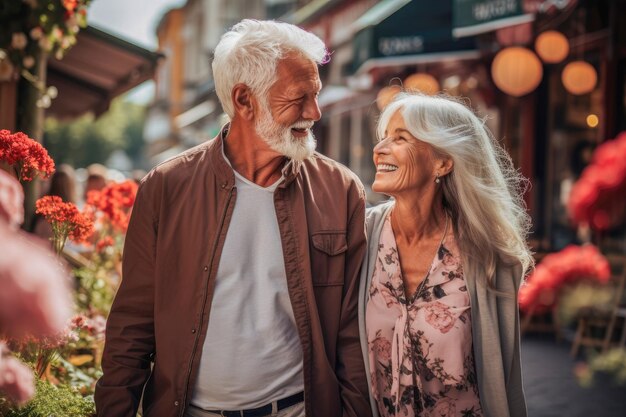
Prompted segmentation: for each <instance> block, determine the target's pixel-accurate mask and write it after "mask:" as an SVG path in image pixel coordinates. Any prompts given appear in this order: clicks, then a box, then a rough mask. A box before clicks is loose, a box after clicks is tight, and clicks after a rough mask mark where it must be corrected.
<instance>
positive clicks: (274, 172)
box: [224, 121, 287, 187]
mask: <svg viewBox="0 0 626 417" xmlns="http://www.w3.org/2000/svg"><path fill="white" fill-rule="evenodd" d="M224 153H225V154H226V157H227V158H228V161H229V162H230V164H231V166H232V167H233V169H234V170H235V171H237V172H238V173H239V174H240V175H242V176H243V177H244V178H246V179H247V180H249V181H252V182H253V183H255V184H257V185H258V186H261V187H269V186H270V185H272V184H274V183H275V182H276V181H278V180H279V179H280V177H281V176H282V169H283V167H284V165H285V162H286V161H287V158H286V157H285V156H284V155H281V154H279V153H278V152H276V151H274V150H272V149H271V148H270V147H269V146H268V145H267V143H266V142H265V141H264V140H263V139H262V138H261V137H259V135H258V134H257V133H256V131H255V130H254V129H249V128H244V127H243V126H242V125H241V124H240V123H236V122H235V121H233V122H232V123H231V125H230V129H229V131H228V135H227V136H226V139H225V140H224Z"/></svg>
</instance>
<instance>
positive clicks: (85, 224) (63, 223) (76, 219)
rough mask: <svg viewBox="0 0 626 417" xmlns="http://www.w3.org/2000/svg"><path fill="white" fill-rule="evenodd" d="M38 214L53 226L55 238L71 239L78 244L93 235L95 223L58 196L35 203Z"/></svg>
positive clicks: (44, 198) (48, 197)
mask: <svg viewBox="0 0 626 417" xmlns="http://www.w3.org/2000/svg"><path fill="white" fill-rule="evenodd" d="M35 205H36V207H37V213H38V214H41V215H42V216H44V217H45V218H46V221H48V223H50V225H51V226H52V230H53V232H54V234H55V238H58V239H60V240H62V241H65V238H67V237H69V238H70V239H71V240H73V241H74V242H76V243H81V242H84V241H86V240H87V239H88V238H89V237H90V236H91V235H92V234H93V221H92V220H91V219H90V218H89V216H87V215H85V214H83V213H81V212H80V211H79V210H78V207H76V205H74V204H73V203H65V202H63V200H61V197H58V196H45V197H42V198H40V199H39V200H37V202H36V203H35Z"/></svg>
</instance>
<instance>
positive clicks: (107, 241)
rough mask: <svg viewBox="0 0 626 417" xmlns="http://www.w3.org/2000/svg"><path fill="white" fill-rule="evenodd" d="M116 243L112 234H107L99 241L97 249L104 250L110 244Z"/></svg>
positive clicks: (98, 250)
mask: <svg viewBox="0 0 626 417" xmlns="http://www.w3.org/2000/svg"><path fill="white" fill-rule="evenodd" d="M114 244H115V241H114V240H113V238H112V237H111V236H105V237H103V238H102V239H100V240H99V241H98V243H97V244H96V251H97V252H102V251H103V250H104V249H106V248H108V247H109V246H113V245H114Z"/></svg>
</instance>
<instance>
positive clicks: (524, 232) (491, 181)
mask: <svg viewBox="0 0 626 417" xmlns="http://www.w3.org/2000/svg"><path fill="white" fill-rule="evenodd" d="M396 112H400V114H401V115H402V118H403V119H404V123H405V125H406V127H407V129H408V131H409V132H411V135H413V136H414V137H416V138H417V139H419V140H421V141H422V142H426V143H427V144H429V145H431V146H432V149H433V152H434V154H435V156H438V157H448V158H451V159H452V161H453V163H454V166H453V169H452V172H450V173H449V174H448V175H446V176H444V177H442V178H441V188H442V191H443V205H444V208H445V209H446V210H447V211H448V213H449V214H450V217H451V218H452V220H453V224H454V229H455V236H456V238H457V241H458V242H459V248H460V249H461V252H462V254H461V255H462V257H463V269H464V270H465V271H466V278H469V279H473V280H477V281H479V280H481V279H486V281H487V284H488V285H489V286H490V287H491V288H492V289H493V288H494V282H493V281H492V278H493V275H494V272H495V268H496V264H497V262H498V260H504V261H506V262H512V263H514V262H519V263H520V264H521V265H522V267H523V270H524V271H527V270H528V269H529V268H530V267H532V265H533V264H534V261H533V258H532V254H531V252H530V250H529V249H528V246H527V243H526V237H527V236H528V232H529V229H530V217H529V215H528V213H527V211H526V207H525V204H524V201H523V198H522V196H523V194H524V191H525V190H526V186H527V184H528V182H527V180H526V179H525V178H523V177H522V175H521V174H520V173H519V172H518V171H517V170H516V169H515V168H514V166H513V162H512V161H511V158H510V156H509V155H508V153H507V152H506V151H505V150H504V149H503V148H502V146H500V144H499V143H498V141H497V140H495V138H494V137H493V135H492V134H491V132H489V130H488V129H487V127H486V126H485V124H484V121H483V120H481V119H479V118H478V117H477V116H476V115H475V114H474V112H472V111H471V110H470V109H469V108H467V107H466V106H465V105H463V104H461V103H460V102H458V101H456V100H455V99H454V98H452V97H448V96H444V95H440V96H434V97H431V96H426V95H422V94H409V93H401V94H398V95H397V97H396V98H395V99H394V101H392V102H391V103H390V104H389V105H388V106H387V107H386V108H385V109H384V110H383V112H382V114H381V116H380V119H379V121H378V129H377V133H378V137H379V138H381V139H382V138H384V134H385V130H386V129H387V125H388V124H389V120H390V119H391V117H392V116H393V115H394V114H395V113H396Z"/></svg>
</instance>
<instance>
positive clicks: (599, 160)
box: [568, 132, 626, 230]
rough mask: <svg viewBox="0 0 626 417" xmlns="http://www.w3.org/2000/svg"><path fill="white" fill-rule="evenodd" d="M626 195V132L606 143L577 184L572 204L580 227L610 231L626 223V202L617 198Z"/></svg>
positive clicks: (570, 206) (572, 214) (575, 220)
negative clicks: (625, 220)
mask: <svg viewBox="0 0 626 417" xmlns="http://www.w3.org/2000/svg"><path fill="white" fill-rule="evenodd" d="M625 192H626V132H622V133H621V134H620V135H619V136H617V138H615V139H614V140H610V141H607V142H604V143H603V144H602V145H600V146H599V147H598V148H597V149H596V151H595V152H594V154H593V159H592V160H591V163H590V164H589V166H587V168H585V170H584V171H583V173H582V175H581V177H580V179H579V180H578V181H577V182H576V184H574V187H573V188H572V192H571V194H570V197H569V201H568V211H569V214H570V217H571V218H572V220H573V221H574V223H576V224H588V225H589V226H591V227H592V228H593V229H596V230H606V229H608V228H610V227H612V226H616V225H618V224H620V223H621V222H623V221H624V217H625V215H626V200H624V199H623V198H622V199H619V198H615V197H616V196H619V195H623V194H624V193H625Z"/></svg>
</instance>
